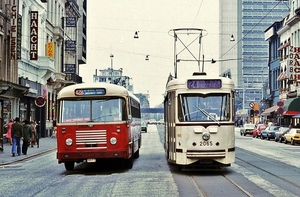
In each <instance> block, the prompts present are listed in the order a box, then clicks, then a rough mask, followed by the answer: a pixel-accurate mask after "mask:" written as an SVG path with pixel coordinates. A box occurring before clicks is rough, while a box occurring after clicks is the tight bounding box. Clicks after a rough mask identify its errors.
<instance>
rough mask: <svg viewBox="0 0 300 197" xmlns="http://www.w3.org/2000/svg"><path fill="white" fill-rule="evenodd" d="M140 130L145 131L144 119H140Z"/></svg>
mask: <svg viewBox="0 0 300 197" xmlns="http://www.w3.org/2000/svg"><path fill="white" fill-rule="evenodd" d="M141 130H142V131H145V132H146V133H147V123H146V121H145V120H143V119H142V120H141Z"/></svg>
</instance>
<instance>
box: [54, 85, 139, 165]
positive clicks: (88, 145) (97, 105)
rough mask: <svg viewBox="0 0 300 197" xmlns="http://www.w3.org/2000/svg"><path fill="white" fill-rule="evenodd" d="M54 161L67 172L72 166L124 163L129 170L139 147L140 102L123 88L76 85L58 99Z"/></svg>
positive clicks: (62, 92)
mask: <svg viewBox="0 0 300 197" xmlns="http://www.w3.org/2000/svg"><path fill="white" fill-rule="evenodd" d="M56 126H57V159H58V163H64V164H65V168H66V170H73V169H74V167H75V162H76V163H78V162H83V161H86V162H96V161H97V160H99V159H123V160H124V164H125V167H126V168H132V165H133V159H134V158H138V157H139V149H140V147H141V142H142V140H141V110H140V102H139V99H138V98H137V97H136V96H135V95H133V94H132V93H131V92H129V91H128V90H127V89H125V88H124V87H122V86H119V85H114V84H109V83H91V84H85V83H83V84H75V85H70V86H67V87H65V88H63V89H62V90H61V91H60V92H59V93H58V97H57V124H56Z"/></svg>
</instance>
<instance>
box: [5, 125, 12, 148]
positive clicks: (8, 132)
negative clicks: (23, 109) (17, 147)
mask: <svg viewBox="0 0 300 197" xmlns="http://www.w3.org/2000/svg"><path fill="white" fill-rule="evenodd" d="M12 124H13V120H12V119H10V120H9V122H8V123H7V133H6V138H7V139H9V142H10V145H12V136H11V128H12Z"/></svg>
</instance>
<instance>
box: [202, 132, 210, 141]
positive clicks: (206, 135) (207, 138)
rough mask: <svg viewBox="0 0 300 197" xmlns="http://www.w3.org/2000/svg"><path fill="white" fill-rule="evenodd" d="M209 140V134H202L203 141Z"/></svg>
mask: <svg viewBox="0 0 300 197" xmlns="http://www.w3.org/2000/svg"><path fill="white" fill-rule="evenodd" d="M209 138H210V134H209V133H204V134H203V135H202V139H203V140H204V141H207V140H209Z"/></svg>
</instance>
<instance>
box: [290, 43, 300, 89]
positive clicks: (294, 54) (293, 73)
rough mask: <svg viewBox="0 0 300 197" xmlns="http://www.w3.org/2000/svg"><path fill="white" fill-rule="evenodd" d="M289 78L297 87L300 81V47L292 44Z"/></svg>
mask: <svg viewBox="0 0 300 197" xmlns="http://www.w3.org/2000/svg"><path fill="white" fill-rule="evenodd" d="M287 70H288V72H287V73H288V78H289V80H291V81H293V82H294V85H295V86H296V87H297V86H298V84H299V83H300V47H294V46H290V54H289V64H288V69H287Z"/></svg>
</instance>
